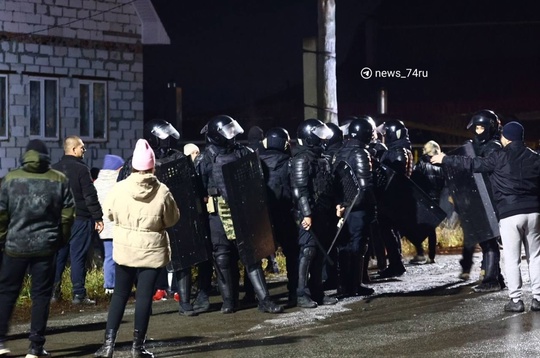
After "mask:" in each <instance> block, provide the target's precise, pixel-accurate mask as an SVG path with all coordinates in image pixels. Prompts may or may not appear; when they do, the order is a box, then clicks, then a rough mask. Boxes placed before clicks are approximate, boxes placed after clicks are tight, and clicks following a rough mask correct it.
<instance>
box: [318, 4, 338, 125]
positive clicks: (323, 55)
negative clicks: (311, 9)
mask: <svg viewBox="0 0 540 358" xmlns="http://www.w3.org/2000/svg"><path fill="white" fill-rule="evenodd" d="M318 10H319V11H318V25H319V35H318V41H317V47H318V48H317V52H318V56H317V57H318V61H317V72H318V73H319V76H317V78H318V79H319V81H317V82H318V83H317V93H318V95H317V97H318V98H319V101H318V107H319V111H318V112H319V116H318V117H319V119H320V120H322V121H323V122H325V123H330V122H332V123H335V124H338V108H337V79H336V1H335V0H319V4H318Z"/></svg>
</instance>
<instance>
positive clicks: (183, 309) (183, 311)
mask: <svg viewBox="0 0 540 358" xmlns="http://www.w3.org/2000/svg"><path fill="white" fill-rule="evenodd" d="M176 279H177V284H178V295H179V296H180V308H179V309H178V313H179V314H180V315H182V316H196V315H197V313H196V312H195V311H194V310H193V306H192V305H191V302H190V300H191V268H188V269H185V270H180V271H176Z"/></svg>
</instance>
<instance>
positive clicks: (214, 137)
mask: <svg viewBox="0 0 540 358" xmlns="http://www.w3.org/2000/svg"><path fill="white" fill-rule="evenodd" d="M242 133H244V129H242V127H241V126H240V124H238V122H237V121H236V120H234V119H233V118H232V117H230V116H226V115H219V116H216V117H214V118H212V119H210V121H208V123H207V124H206V125H205V126H204V128H203V129H201V134H206V139H207V141H208V142H209V143H211V144H215V145H217V146H227V145H229V144H231V143H234V140H235V137H236V136H237V135H238V134H242Z"/></svg>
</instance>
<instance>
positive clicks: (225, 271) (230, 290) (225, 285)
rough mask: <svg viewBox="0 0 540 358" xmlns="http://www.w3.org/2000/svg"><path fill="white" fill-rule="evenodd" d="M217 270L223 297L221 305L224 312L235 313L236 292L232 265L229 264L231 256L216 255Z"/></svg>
mask: <svg viewBox="0 0 540 358" xmlns="http://www.w3.org/2000/svg"><path fill="white" fill-rule="evenodd" d="M215 260H216V270H217V271H218V275H217V276H218V279H217V281H218V287H219V292H220V293H221V298H222V299H223V305H222V306H221V312H222V313H225V314H227V313H234V310H235V305H236V302H235V299H234V297H235V293H234V284H233V278H232V276H233V275H232V272H231V267H230V266H229V261H230V260H229V258H228V257H227V256H226V255H219V256H216V258H215Z"/></svg>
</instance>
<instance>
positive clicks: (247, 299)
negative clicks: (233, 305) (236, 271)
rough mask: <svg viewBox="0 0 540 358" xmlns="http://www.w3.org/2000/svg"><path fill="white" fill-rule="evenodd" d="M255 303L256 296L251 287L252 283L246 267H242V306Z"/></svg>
mask: <svg viewBox="0 0 540 358" xmlns="http://www.w3.org/2000/svg"><path fill="white" fill-rule="evenodd" d="M256 303H257V298H256V297H255V291H254V289H253V284H252V283H251V280H250V279H249V277H248V273H247V268H246V267H245V268H244V297H242V302H241V304H242V305H243V306H251V305H254V304H256Z"/></svg>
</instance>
